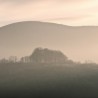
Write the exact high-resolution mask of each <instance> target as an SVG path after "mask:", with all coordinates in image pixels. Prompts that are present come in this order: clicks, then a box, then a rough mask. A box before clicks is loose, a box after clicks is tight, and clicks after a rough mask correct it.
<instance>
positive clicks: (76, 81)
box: [0, 64, 98, 98]
mask: <svg viewBox="0 0 98 98" xmlns="http://www.w3.org/2000/svg"><path fill="white" fill-rule="evenodd" d="M0 98H98V65H94V64H76V65H66V64H64V65H59V64H58V65H53V64H49V65H47V64H42V65H32V64H0Z"/></svg>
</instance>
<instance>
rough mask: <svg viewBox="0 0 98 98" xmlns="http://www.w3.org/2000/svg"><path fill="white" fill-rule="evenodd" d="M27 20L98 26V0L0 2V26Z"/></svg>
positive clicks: (15, 0)
mask: <svg viewBox="0 0 98 98" xmlns="http://www.w3.org/2000/svg"><path fill="white" fill-rule="evenodd" d="M28 20H29V21H46V22H55V23H60V24H65V25H98V21H97V20H98V0H0V26H2V25H6V24H9V23H13V22H18V21H28Z"/></svg>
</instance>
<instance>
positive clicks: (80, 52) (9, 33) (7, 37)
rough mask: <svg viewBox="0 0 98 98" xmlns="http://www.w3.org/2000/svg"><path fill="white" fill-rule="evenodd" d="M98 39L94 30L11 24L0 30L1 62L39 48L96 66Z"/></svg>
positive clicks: (30, 22)
mask: <svg viewBox="0 0 98 98" xmlns="http://www.w3.org/2000/svg"><path fill="white" fill-rule="evenodd" d="M97 36H98V27H97V26H80V27H72V26H66V25H60V24H54V23H45V22H36V21H26V22H18V23H13V24H9V25H7V26H3V27H0V45H1V46H0V58H2V57H9V56H11V55H16V56H18V57H22V56H25V55H30V53H31V52H32V49H34V48H35V47H39V46H41V47H50V48H51V49H57V50H61V51H63V52H64V53H65V54H66V55H67V56H68V57H69V58H71V59H73V60H81V61H83V60H84V61H85V60H87V59H90V60H93V61H96V62H97V61H98V56H97V53H96V49H98V44H97V43H98V40H97V39H98V38H97ZM92 47H93V48H92ZM91 56H92V57H94V58H92V57H91Z"/></svg>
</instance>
